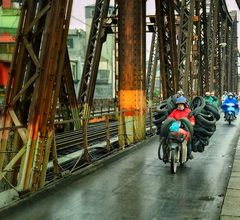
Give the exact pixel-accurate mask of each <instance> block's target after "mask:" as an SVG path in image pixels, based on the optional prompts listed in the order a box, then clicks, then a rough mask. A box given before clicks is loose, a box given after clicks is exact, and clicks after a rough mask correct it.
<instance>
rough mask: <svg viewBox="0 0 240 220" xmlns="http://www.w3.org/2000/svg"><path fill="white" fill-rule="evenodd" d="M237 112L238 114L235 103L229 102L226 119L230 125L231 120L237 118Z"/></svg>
mask: <svg viewBox="0 0 240 220" xmlns="http://www.w3.org/2000/svg"><path fill="white" fill-rule="evenodd" d="M235 114H236V111H235V104H233V103H227V104H226V114H225V118H226V121H227V122H228V124H229V125H230V124H231V122H232V121H233V120H235V118H236V117H235Z"/></svg>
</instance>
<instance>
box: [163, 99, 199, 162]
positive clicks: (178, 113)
mask: <svg viewBox="0 0 240 220" xmlns="http://www.w3.org/2000/svg"><path fill="white" fill-rule="evenodd" d="M186 103H187V99H186V98H185V97H183V96H180V97H179V98H177V99H176V105H177V108H176V109H174V110H173V111H172V112H171V113H170V115H169V116H168V117H167V118H174V119H176V120H180V119H181V118H187V119H189V121H190V122H191V124H192V125H193V126H194V125H195V117H194V116H192V117H190V115H189V114H190V112H191V110H190V108H188V107H187V104H186ZM177 133H178V134H184V135H186V138H185V140H186V142H188V141H189V139H190V133H189V132H188V131H186V130H184V129H182V128H179V130H178V132H177ZM187 146H188V157H189V159H192V158H193V156H192V155H191V151H192V149H191V143H188V144H187Z"/></svg>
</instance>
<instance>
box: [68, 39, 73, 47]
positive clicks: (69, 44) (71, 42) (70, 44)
mask: <svg viewBox="0 0 240 220" xmlns="http://www.w3.org/2000/svg"><path fill="white" fill-rule="evenodd" d="M67 47H68V48H73V39H72V38H68V39H67Z"/></svg>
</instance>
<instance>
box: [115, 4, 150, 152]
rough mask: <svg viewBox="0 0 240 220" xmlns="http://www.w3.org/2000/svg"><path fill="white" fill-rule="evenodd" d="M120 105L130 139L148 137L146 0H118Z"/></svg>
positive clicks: (130, 140)
mask: <svg viewBox="0 0 240 220" xmlns="http://www.w3.org/2000/svg"><path fill="white" fill-rule="evenodd" d="M118 6H119V10H118V12H119V23H118V28H119V29H118V30H119V77H120V81H119V84H120V89H119V99H120V100H119V101H120V103H119V108H120V112H122V113H123V116H124V119H125V122H126V135H127V140H128V143H132V142H134V140H136V139H138V140H143V139H144V138H145V127H146V74H145V73H146V70H145V66H146V64H145V62H146V59H145V57H146V55H145V50H146V46H145V41H146V40H145V38H146V35H145V28H146V1H145V0H140V1H139V0H129V1H125V0H119V1H118ZM134 130H135V132H136V134H134ZM124 135H125V134H124V124H123V122H122V120H120V125H119V144H120V147H122V148H123V147H124Z"/></svg>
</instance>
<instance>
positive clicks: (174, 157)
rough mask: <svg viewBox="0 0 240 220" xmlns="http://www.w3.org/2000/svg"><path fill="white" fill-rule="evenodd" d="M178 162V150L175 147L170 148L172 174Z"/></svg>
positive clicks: (175, 170)
mask: <svg viewBox="0 0 240 220" xmlns="http://www.w3.org/2000/svg"><path fill="white" fill-rule="evenodd" d="M178 162H179V150H178V149H177V148H175V149H173V150H171V172H172V173H173V174H175V173H176V172H177V166H178Z"/></svg>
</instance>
